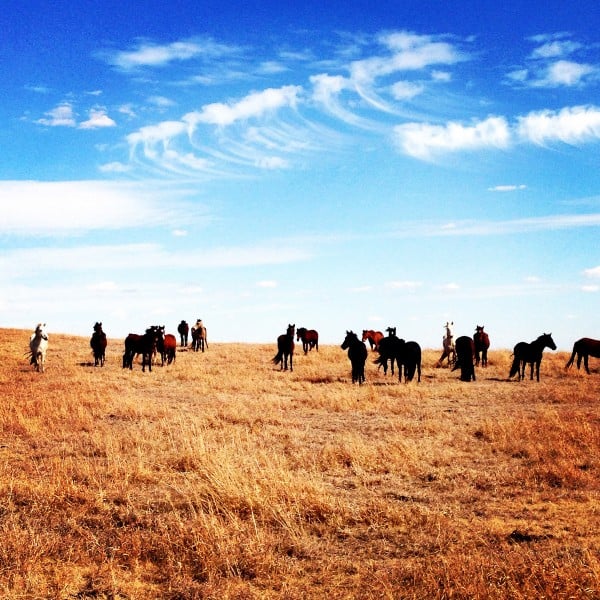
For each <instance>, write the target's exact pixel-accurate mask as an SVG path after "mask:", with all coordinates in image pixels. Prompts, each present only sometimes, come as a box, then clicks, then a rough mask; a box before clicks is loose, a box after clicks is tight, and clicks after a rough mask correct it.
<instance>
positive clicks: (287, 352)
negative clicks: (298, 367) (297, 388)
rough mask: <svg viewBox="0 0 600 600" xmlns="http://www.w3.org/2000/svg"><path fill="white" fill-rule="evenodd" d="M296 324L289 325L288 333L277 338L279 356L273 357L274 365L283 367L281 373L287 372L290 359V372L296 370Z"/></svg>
mask: <svg viewBox="0 0 600 600" xmlns="http://www.w3.org/2000/svg"><path fill="white" fill-rule="evenodd" d="M295 332H296V324H294V325H288V327H287V331H286V332H285V333H282V334H281V335H280V336H279V337H278V338H277V354H276V355H275V356H274V357H273V361H272V362H273V364H275V365H279V364H280V365H281V367H280V369H279V370H280V371H281V370H282V369H283V370H285V371H287V368H288V359H289V361H290V371H293V370H294V333H295Z"/></svg>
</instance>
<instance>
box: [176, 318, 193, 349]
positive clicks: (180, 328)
mask: <svg viewBox="0 0 600 600" xmlns="http://www.w3.org/2000/svg"><path fill="white" fill-rule="evenodd" d="M177 333H178V334H179V339H180V341H181V347H182V348H185V346H187V344H188V335H189V333H190V326H189V325H188V322H187V321H184V320H183V319H182V320H181V323H179V325H177Z"/></svg>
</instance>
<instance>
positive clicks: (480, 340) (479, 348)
mask: <svg viewBox="0 0 600 600" xmlns="http://www.w3.org/2000/svg"><path fill="white" fill-rule="evenodd" d="M483 327H484V326H483V325H477V327H475V335H474V336H473V342H475V364H476V365H477V366H479V362H481V366H482V367H487V362H488V361H487V351H488V348H489V347H490V338H489V336H488V334H487V333H486V332H485V331H484V330H483Z"/></svg>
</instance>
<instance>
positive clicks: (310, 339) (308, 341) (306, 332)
mask: <svg viewBox="0 0 600 600" xmlns="http://www.w3.org/2000/svg"><path fill="white" fill-rule="evenodd" d="M300 340H302V349H303V350H304V354H308V351H309V350H312V349H313V348H315V349H316V350H317V352H318V351H319V333H318V332H317V331H316V330H314V329H306V327H298V330H297V331H296V341H297V342H299V341H300Z"/></svg>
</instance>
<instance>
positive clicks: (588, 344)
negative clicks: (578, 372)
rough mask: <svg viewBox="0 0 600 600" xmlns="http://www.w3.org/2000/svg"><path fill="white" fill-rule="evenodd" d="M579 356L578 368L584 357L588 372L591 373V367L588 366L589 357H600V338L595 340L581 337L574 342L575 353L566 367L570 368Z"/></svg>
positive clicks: (584, 364)
mask: <svg viewBox="0 0 600 600" xmlns="http://www.w3.org/2000/svg"><path fill="white" fill-rule="evenodd" d="M575 356H577V368H578V369H579V367H581V360H582V359H583V366H584V368H585V371H586V373H587V374H588V375H589V374H590V368H589V366H588V357H589V356H592V357H594V358H600V340H594V339H592V338H581V339H580V340H577V341H576V342H575V343H574V344H573V353H572V354H571V358H570V359H569V362H568V363H567V364H566V366H565V369H568V368H569V367H570V366H571V365H572V364H573V361H574V360H575Z"/></svg>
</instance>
